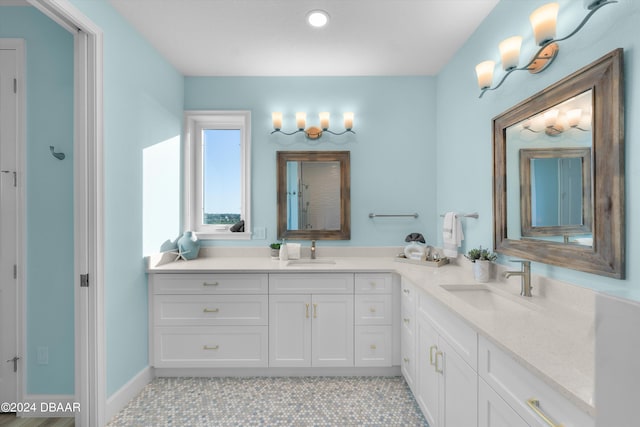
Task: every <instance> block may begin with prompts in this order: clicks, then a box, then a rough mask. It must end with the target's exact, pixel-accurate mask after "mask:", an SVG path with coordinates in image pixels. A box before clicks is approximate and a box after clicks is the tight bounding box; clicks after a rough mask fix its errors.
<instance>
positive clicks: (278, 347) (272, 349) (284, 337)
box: [269, 295, 312, 367]
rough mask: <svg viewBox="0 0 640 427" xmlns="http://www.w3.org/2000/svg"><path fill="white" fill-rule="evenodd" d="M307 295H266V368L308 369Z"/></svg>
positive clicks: (309, 309)
mask: <svg viewBox="0 0 640 427" xmlns="http://www.w3.org/2000/svg"><path fill="white" fill-rule="evenodd" d="M311 309H312V307H311V295H269V366H277V367H293V366H300V367H308V366H311Z"/></svg>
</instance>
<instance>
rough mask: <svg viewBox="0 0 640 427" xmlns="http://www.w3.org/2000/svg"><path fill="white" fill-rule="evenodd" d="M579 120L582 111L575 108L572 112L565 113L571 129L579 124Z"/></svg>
mask: <svg viewBox="0 0 640 427" xmlns="http://www.w3.org/2000/svg"><path fill="white" fill-rule="evenodd" d="M581 118H582V109H580V108H576V109H574V110H569V111H567V123H568V124H569V126H571V127H572V128H574V127H576V126H578V125H579V124H580V119H581Z"/></svg>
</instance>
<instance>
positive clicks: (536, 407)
mask: <svg viewBox="0 0 640 427" xmlns="http://www.w3.org/2000/svg"><path fill="white" fill-rule="evenodd" d="M527 405H528V406H529V408H531V410H532V411H533V412H535V413H536V415H537V416H539V417H540V418H542V420H543V421H544V422H545V423H547V424H548V425H549V427H562V424H556V423H554V422H553V420H552V419H551V418H549V416H548V415H547V414H545V413H544V412H542V409H540V401H539V400H538V399H536V398H535V397H532V398H531V399H528V400H527Z"/></svg>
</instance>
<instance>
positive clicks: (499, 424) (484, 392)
mask: <svg viewBox="0 0 640 427" xmlns="http://www.w3.org/2000/svg"><path fill="white" fill-rule="evenodd" d="M478 427H529V424H527V423H526V422H525V421H524V420H523V419H522V418H521V417H520V415H518V414H517V413H516V411H514V410H513V408H511V406H509V405H508V404H507V402H505V401H504V400H503V399H502V397H500V396H499V395H498V393H496V392H495V391H494V390H493V389H492V388H491V386H490V385H488V384H487V383H486V382H484V380H483V379H482V378H480V379H478Z"/></svg>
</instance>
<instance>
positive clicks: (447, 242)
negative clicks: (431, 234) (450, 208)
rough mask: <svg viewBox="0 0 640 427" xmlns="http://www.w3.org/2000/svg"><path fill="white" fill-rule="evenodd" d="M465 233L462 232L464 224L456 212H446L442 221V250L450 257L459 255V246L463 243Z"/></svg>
mask: <svg viewBox="0 0 640 427" xmlns="http://www.w3.org/2000/svg"><path fill="white" fill-rule="evenodd" d="M463 239H464V235H463V234H462V224H461V223H460V218H458V215H457V214H456V213H455V212H447V213H446V214H444V221H443V223H442V243H443V245H442V249H443V250H442V252H443V253H444V255H445V256H447V257H449V258H456V257H457V256H458V248H459V247H460V245H461V244H462V240H463Z"/></svg>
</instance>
